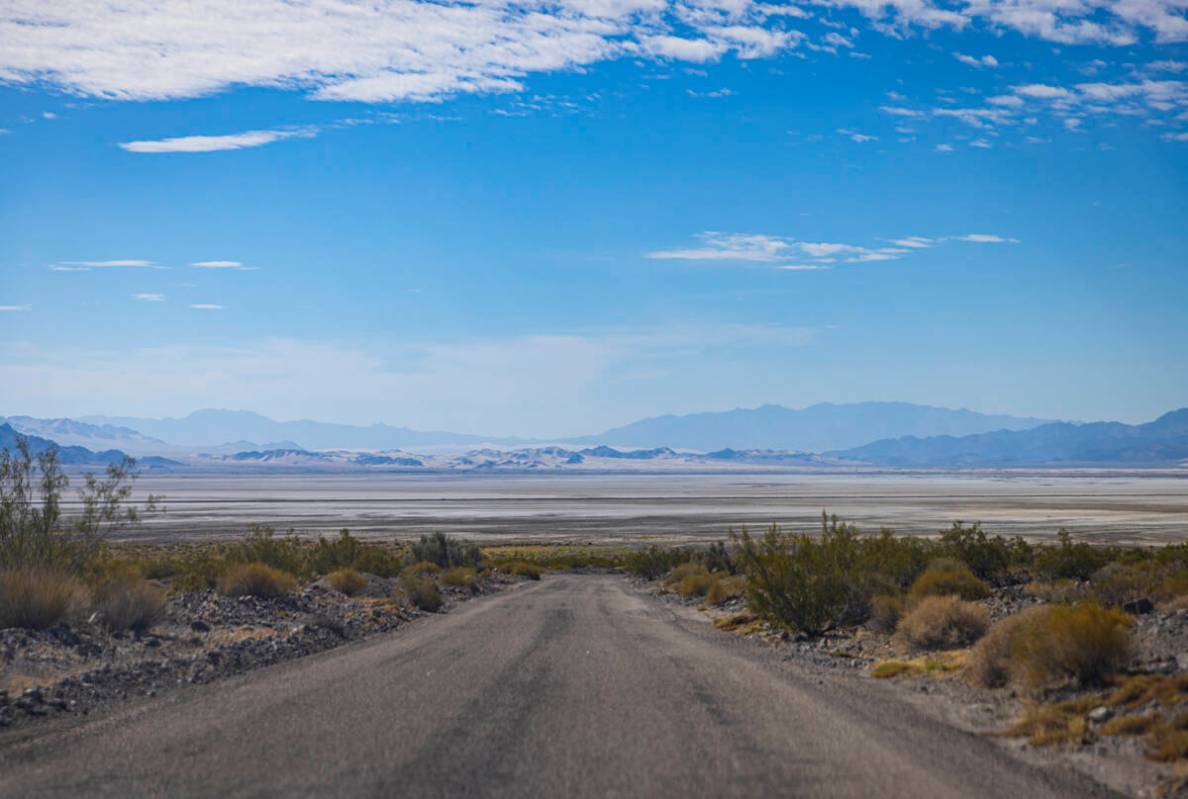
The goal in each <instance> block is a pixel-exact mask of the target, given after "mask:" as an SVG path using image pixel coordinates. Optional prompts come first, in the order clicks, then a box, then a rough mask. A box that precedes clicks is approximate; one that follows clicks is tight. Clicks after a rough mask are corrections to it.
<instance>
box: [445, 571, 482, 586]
mask: <svg viewBox="0 0 1188 799" xmlns="http://www.w3.org/2000/svg"><path fill="white" fill-rule="evenodd" d="M441 581H442V582H443V583H445V584H446V585H452V586H454V587H455V588H467V589H470V590H471V591H473V590H474V589H476V588H477V587H478V572H477V571H475V570H474V569H473V568H472V567H470V566H455V567H454V568H452V569H448V570H447V571H445V572H443V573H442V575H441Z"/></svg>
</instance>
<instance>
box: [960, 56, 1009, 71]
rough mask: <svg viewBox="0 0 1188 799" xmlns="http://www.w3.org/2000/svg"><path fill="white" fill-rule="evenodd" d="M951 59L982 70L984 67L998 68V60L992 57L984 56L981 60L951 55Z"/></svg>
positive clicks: (974, 57)
mask: <svg viewBox="0 0 1188 799" xmlns="http://www.w3.org/2000/svg"><path fill="white" fill-rule="evenodd" d="M953 58H956V59H957V60H958V61H960V62H961V63H962V64H965V65H967V66H971V67H975V68H977V69H983V68H986V67H990V68H994V67H997V66H998V59H997V58H995V57H994V56H992V55H984V56H982V57H981V58H979V57H978V56H973V55H966V54H965V53H953Z"/></svg>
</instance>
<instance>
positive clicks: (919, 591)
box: [909, 558, 990, 602]
mask: <svg viewBox="0 0 1188 799" xmlns="http://www.w3.org/2000/svg"><path fill="white" fill-rule="evenodd" d="M989 595H990V586H988V585H986V584H985V583H984V582H982V581H981V580H979V579H978V578H977V577H975V576H974V573H973V571H971V570H970V568H969V566H967V565H966V564H965V563H964V562H962V561H959V560H956V559H954V558H937V559H936V560H934V561H932V563H930V564H928V568H927V569H925V571H924V573H923V574H921V575H920V576H919V577H917V578H916V581H915V582H914V583H912V588H911V592H910V594H909V597H910V599H911V601H912V602H919V601H920V600H922V599H924V598H925V597H930V596H955V597H959V598H961V599H964V600H967V601H973V600H976V599H985V598H986V597H988V596H989Z"/></svg>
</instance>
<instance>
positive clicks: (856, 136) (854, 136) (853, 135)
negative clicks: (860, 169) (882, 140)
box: [837, 128, 879, 144]
mask: <svg viewBox="0 0 1188 799" xmlns="http://www.w3.org/2000/svg"><path fill="white" fill-rule="evenodd" d="M837 132H838V133H840V134H841V135H842V136H845V137H846V138H847V139H849V140H850V141H853V142H858V143H859V144H865V143H866V142H868V141H878V140H879V137H878V136H871V135H869V134H866V133H859V132H858V131H856V130H847V129H846V128H838V129H837Z"/></svg>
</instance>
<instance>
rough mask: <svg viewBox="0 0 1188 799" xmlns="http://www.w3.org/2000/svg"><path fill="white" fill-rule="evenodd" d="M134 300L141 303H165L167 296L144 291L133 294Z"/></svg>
mask: <svg viewBox="0 0 1188 799" xmlns="http://www.w3.org/2000/svg"><path fill="white" fill-rule="evenodd" d="M132 299H134V300H140V301H141V302H165V295H164V294H159V293H157V292H155V291H142V292H141V293H139V294H133V295H132Z"/></svg>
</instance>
